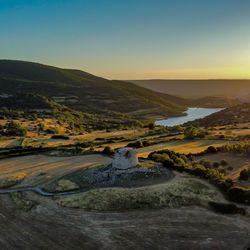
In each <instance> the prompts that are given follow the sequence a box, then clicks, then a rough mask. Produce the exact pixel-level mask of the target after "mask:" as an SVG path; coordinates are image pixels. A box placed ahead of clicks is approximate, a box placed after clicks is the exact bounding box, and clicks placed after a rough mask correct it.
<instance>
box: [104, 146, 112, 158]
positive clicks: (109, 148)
mask: <svg viewBox="0 0 250 250" xmlns="http://www.w3.org/2000/svg"><path fill="white" fill-rule="evenodd" d="M102 153H103V154H104V155H108V156H111V155H113V154H114V150H113V149H112V148H111V147H110V146H106V147H105V148H104V149H103V151H102Z"/></svg>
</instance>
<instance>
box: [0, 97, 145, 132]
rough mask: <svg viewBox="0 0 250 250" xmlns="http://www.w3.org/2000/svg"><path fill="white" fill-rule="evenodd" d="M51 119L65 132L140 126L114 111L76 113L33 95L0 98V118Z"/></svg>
mask: <svg viewBox="0 0 250 250" xmlns="http://www.w3.org/2000/svg"><path fill="white" fill-rule="evenodd" d="M37 118H41V119H43V120H44V119H53V120H54V121H55V123H57V124H58V125H62V126H63V127H64V128H65V129H66V130H68V131H74V132H77V131H78V132H82V131H84V130H92V129H94V130H96V129H109V128H124V127H131V126H140V125H141V124H140V122H139V121H137V120H135V119H132V118H131V117H128V116H126V115H122V114H120V113H115V112H106V113H105V114H103V115H102V114H93V113H92V114H91V113H86V112H82V111H76V110H74V109H71V108H69V107H67V106H65V105H62V104H59V103H56V102H55V101H53V100H52V99H49V98H47V97H44V96H40V95H35V94H26V93H21V94H11V95H8V96H7V95H5V96H3V95H2V96H1V98H0V119H2V120H5V121H6V120H19V121H20V120H26V121H35V120H37Z"/></svg>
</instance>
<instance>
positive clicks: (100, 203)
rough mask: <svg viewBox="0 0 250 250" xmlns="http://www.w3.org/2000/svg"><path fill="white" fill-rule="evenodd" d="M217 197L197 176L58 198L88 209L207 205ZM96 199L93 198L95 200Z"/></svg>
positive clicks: (64, 204)
mask: <svg viewBox="0 0 250 250" xmlns="http://www.w3.org/2000/svg"><path fill="white" fill-rule="evenodd" d="M213 200H214V201H216V191H215V190H212V189H211V188H210V187H209V186H207V185H205V184H203V183H201V182H200V181H198V180H191V179H190V180H179V181H176V182H166V183H164V184H159V185H153V186H150V187H138V188H100V189H93V190H90V191H88V192H85V193H82V194H81V193H80V194H76V195H71V196H69V197H62V198H58V199H56V201H57V203H58V204H60V205H61V206H65V207H74V208H84V209H87V210H99V211H110V210H125V209H142V208H162V207H175V208H176V207H177V208H178V207H181V206H190V205H201V206H205V207H207V206H208V202H209V201H213ZM93 201H94V202H93Z"/></svg>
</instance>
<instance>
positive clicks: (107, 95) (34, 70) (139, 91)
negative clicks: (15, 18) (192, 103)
mask: <svg viewBox="0 0 250 250" xmlns="http://www.w3.org/2000/svg"><path fill="white" fill-rule="evenodd" d="M12 93H32V94H39V95H41V96H46V97H48V98H51V99H53V100H55V101H56V102H58V103H60V104H63V105H65V106H67V107H70V108H72V109H74V110H79V111H83V112H95V113H97V114H98V113H99V114H103V113H106V112H108V111H115V112H121V113H127V114H130V115H131V114H132V115H134V114H137V115H136V116H137V118H138V117H139V118H147V117H150V116H155V115H164V116H171V115H177V114H180V113H182V112H183V111H184V110H185V105H182V104H181V105H179V104H177V103H178V101H179V98H176V97H173V96H171V98H170V96H168V95H159V93H157V92H154V91H152V90H149V89H146V88H143V87H140V86H137V85H135V84H133V83H128V82H123V81H111V80H107V79H104V78H101V77H96V76H94V75H91V74H89V73H86V72H83V71H80V70H72V69H61V68H57V67H51V66H46V65H42V64H38V63H31V62H23V61H11V60H0V94H12ZM140 110H143V111H144V112H143V117H142V115H140V114H141V113H140V112H135V111H140ZM145 110H146V112H145Z"/></svg>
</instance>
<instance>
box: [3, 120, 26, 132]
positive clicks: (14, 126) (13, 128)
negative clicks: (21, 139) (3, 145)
mask: <svg viewBox="0 0 250 250" xmlns="http://www.w3.org/2000/svg"><path fill="white" fill-rule="evenodd" d="M26 133H27V130H26V128H24V127H23V126H21V125H20V124H19V123H17V122H14V121H10V122H7V123H6V124H5V125H4V126H1V127H0V134H1V135H3V136H25V135H26Z"/></svg>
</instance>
